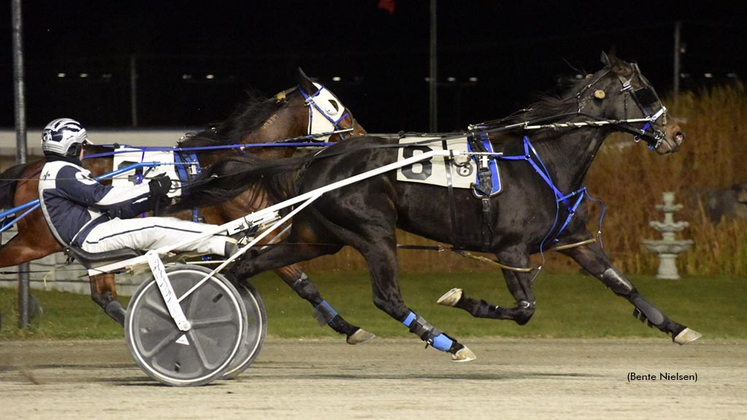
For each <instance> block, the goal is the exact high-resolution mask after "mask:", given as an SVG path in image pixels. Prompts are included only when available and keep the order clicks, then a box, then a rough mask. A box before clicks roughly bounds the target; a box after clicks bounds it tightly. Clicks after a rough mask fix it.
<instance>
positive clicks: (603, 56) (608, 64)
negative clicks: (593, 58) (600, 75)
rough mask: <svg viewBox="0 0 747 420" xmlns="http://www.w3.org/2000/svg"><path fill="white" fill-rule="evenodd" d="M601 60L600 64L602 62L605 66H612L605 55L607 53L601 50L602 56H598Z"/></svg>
mask: <svg viewBox="0 0 747 420" xmlns="http://www.w3.org/2000/svg"><path fill="white" fill-rule="evenodd" d="M600 59H601V60H602V64H604V66H605V67H612V63H610V58H609V57H607V53H606V52H604V51H602V57H600Z"/></svg>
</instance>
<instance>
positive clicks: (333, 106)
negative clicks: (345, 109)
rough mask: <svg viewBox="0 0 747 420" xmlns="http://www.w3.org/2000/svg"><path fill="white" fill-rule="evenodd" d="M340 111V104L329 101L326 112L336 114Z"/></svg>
mask: <svg viewBox="0 0 747 420" xmlns="http://www.w3.org/2000/svg"><path fill="white" fill-rule="evenodd" d="M338 112H340V105H339V104H338V103H337V101H332V100H330V101H329V106H328V107H327V113H328V114H337V113H338Z"/></svg>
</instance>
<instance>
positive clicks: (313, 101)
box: [298, 83, 355, 143]
mask: <svg viewBox="0 0 747 420" xmlns="http://www.w3.org/2000/svg"><path fill="white" fill-rule="evenodd" d="M314 86H316V88H317V91H316V92H314V93H312V94H308V93H307V92H306V91H305V90H304V89H303V88H301V86H298V91H299V92H301V95H303V97H304V102H305V104H306V106H308V107H309V126H308V132H309V133H313V132H315V129H314V127H315V126H317V127H318V126H325V127H326V126H328V125H331V126H332V128H333V130H332V131H331V133H333V134H339V135H340V139H341V140H345V137H344V135H343V133H350V132H352V131H353V126H354V125H355V123H354V124H353V126H351V127H350V128H346V129H343V128H340V121H342V120H343V119H344V118H345V117H347V116H349V115H350V112H349V111H348V110H347V108H344V111H345V112H343V109H341V105H340V100H339V99H337V97H336V96H335V95H334V94H332V92H330V91H329V90H328V89H326V88H325V87H324V86H323V85H320V84H318V83H314ZM315 111H316V112H315ZM315 113H319V114H321V116H322V117H324V120H321V121H320V119H319V118H317V119H316V120H315V119H314V114H315ZM338 116H339V117H338ZM325 120H326V121H325ZM329 137H330V136H329V135H328V136H317V137H315V138H321V139H322V140H321V141H322V142H325V143H326V142H328V141H329Z"/></svg>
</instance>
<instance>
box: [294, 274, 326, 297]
mask: <svg viewBox="0 0 747 420" xmlns="http://www.w3.org/2000/svg"><path fill="white" fill-rule="evenodd" d="M290 287H291V289H293V291H294V292H296V293H297V294H298V296H300V297H301V298H303V299H305V300H312V299H314V298H315V297H317V295H318V294H319V292H318V291H317V290H316V287H315V286H314V284H313V283H311V282H310V281H309V277H308V276H307V275H306V273H302V274H301V277H299V278H298V279H297V280H296V281H294V282H293V284H291V285H290Z"/></svg>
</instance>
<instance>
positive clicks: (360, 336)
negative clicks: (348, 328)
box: [347, 328, 376, 345]
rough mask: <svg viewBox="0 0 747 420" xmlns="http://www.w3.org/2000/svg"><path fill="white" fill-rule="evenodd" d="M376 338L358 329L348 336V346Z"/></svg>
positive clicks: (372, 334) (374, 335)
mask: <svg viewBox="0 0 747 420" xmlns="http://www.w3.org/2000/svg"><path fill="white" fill-rule="evenodd" d="M374 337H376V334H374V333H370V332H368V331H366V330H364V329H363V328H358V330H357V331H356V332H354V333H352V334H350V335H349V336H348V338H347V342H348V344H352V345H355V344H360V343H363V342H366V341H368V340H370V339H372V338H374Z"/></svg>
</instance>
